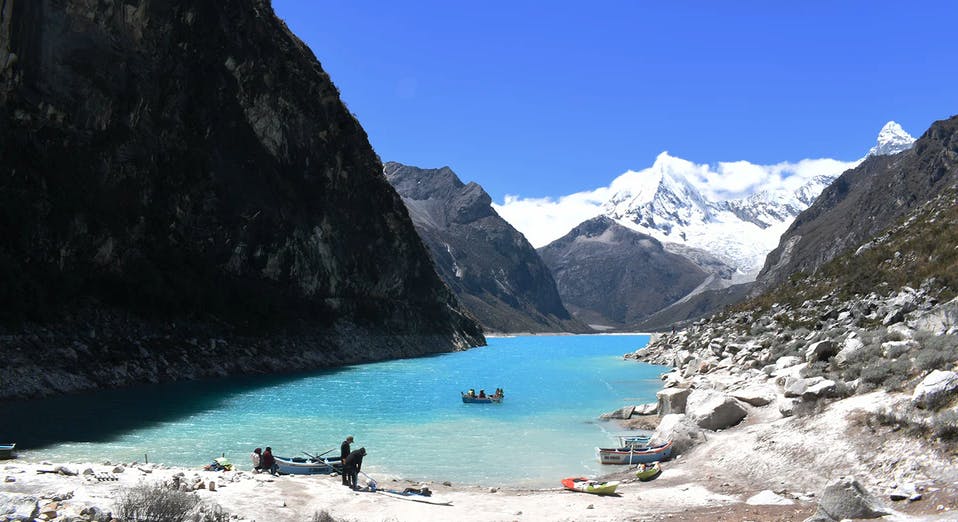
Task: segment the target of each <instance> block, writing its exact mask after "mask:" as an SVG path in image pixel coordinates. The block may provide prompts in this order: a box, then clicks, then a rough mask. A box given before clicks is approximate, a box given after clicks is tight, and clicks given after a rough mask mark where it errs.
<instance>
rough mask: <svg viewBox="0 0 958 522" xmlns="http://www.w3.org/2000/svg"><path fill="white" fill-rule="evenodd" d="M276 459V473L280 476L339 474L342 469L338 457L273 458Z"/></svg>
mask: <svg viewBox="0 0 958 522" xmlns="http://www.w3.org/2000/svg"><path fill="white" fill-rule="evenodd" d="M273 458H274V459H276V472H277V473H279V474H281V475H329V474H330V473H334V472H341V471H342V469H343V467H342V463H341V462H340V458H339V457H329V458H304V457H276V456H274V457H273Z"/></svg>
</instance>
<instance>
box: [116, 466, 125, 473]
mask: <svg viewBox="0 0 958 522" xmlns="http://www.w3.org/2000/svg"><path fill="white" fill-rule="evenodd" d="M124 471H126V468H124V467H123V466H117V467H115V468H113V473H123V472H124Z"/></svg>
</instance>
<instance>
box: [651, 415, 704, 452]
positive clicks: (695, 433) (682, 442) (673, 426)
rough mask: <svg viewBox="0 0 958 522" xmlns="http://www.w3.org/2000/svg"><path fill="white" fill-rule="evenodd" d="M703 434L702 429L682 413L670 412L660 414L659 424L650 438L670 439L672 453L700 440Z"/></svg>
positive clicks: (686, 448) (682, 450)
mask: <svg viewBox="0 0 958 522" xmlns="http://www.w3.org/2000/svg"><path fill="white" fill-rule="evenodd" d="M704 439H705V435H704V434H703V433H702V430H701V429H700V428H699V427H698V426H695V425H693V424H691V423H690V422H689V421H688V418H687V416H686V415H685V414H683V413H670V414H668V415H664V416H662V420H661V421H659V426H658V427H657V428H656V429H655V433H653V434H652V440H655V441H666V440H671V441H672V453H673V454H679V453H684V452H685V451H688V449H689V448H691V447H692V446H694V445H696V444H698V443H699V442H702V440H704Z"/></svg>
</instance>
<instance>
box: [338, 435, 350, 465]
mask: <svg viewBox="0 0 958 522" xmlns="http://www.w3.org/2000/svg"><path fill="white" fill-rule="evenodd" d="M348 456H349V441H348V440H344V441H343V445H342V446H340V447H339V458H340V460H346V457H348Z"/></svg>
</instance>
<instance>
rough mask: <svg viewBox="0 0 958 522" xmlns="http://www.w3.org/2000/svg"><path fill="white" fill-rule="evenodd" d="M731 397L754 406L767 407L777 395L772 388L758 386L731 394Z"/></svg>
mask: <svg viewBox="0 0 958 522" xmlns="http://www.w3.org/2000/svg"><path fill="white" fill-rule="evenodd" d="M730 395H731V396H732V397H735V398H736V399H738V400H740V401H742V402H744V403H746V404H751V405H752V406H765V405H768V404H770V403H771V402H772V401H774V400H775V396H776V393H775V389H774V388H772V387H771V386H767V385H757V386H749V387H748V388H745V389H743V390H738V391H734V392H731V394H730Z"/></svg>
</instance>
